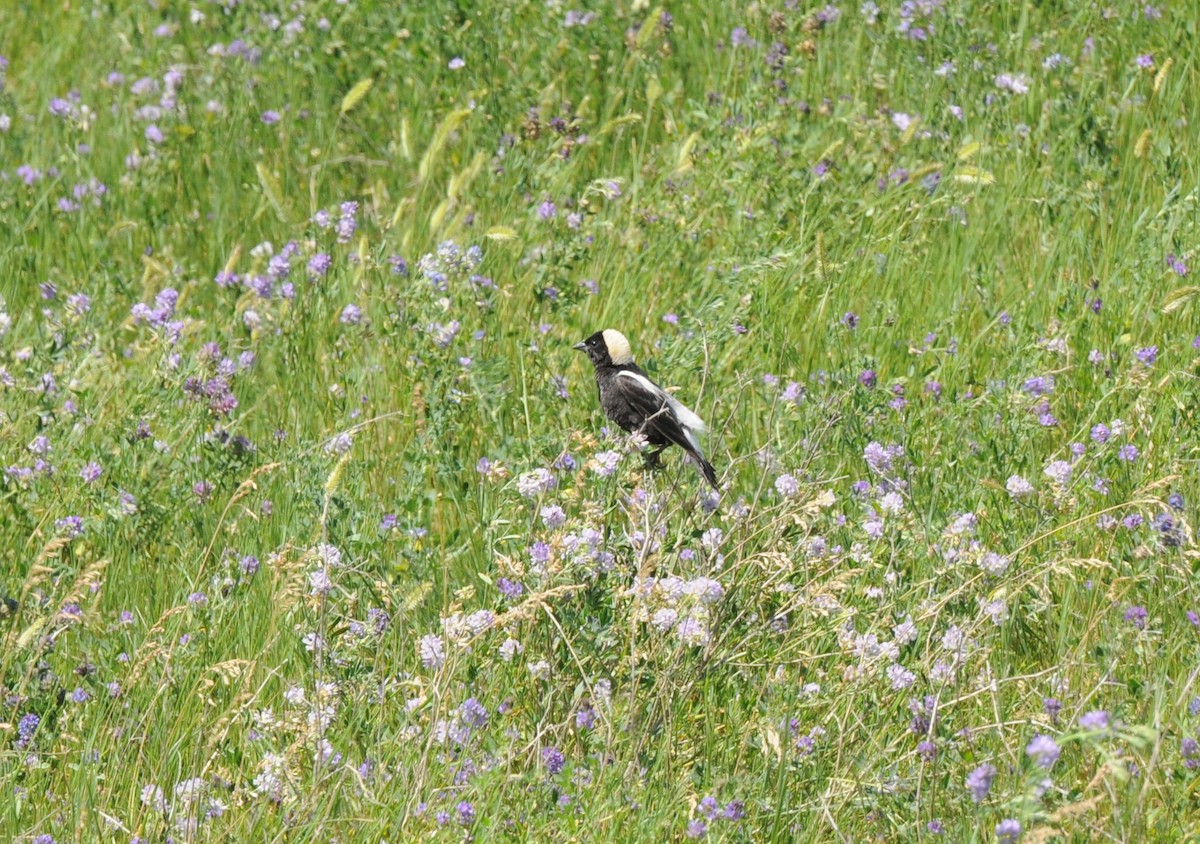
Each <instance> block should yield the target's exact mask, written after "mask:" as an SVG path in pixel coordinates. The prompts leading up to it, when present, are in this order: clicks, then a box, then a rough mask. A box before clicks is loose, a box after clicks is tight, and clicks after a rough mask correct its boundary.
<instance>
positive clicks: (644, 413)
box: [575, 328, 720, 490]
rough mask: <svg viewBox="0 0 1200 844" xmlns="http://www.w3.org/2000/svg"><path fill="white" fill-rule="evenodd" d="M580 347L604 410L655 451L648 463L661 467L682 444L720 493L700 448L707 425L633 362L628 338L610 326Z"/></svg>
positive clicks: (714, 474) (649, 455) (705, 478)
mask: <svg viewBox="0 0 1200 844" xmlns="http://www.w3.org/2000/svg"><path fill="white" fill-rule="evenodd" d="M575 348H576V349H578V350H579V351H581V352H587V356H588V357H589V358H590V359H591V361H592V365H593V366H594V367H596V386H597V387H599V388H600V406H601V407H603V408H604V412H605V413H606V414H607V415H608V418H609V419H611V420H612V421H613V422H616V423H617V424H618V425H620V426H621V428H622V429H624V430H625V431H628V432H630V433H636V434H641V435H643V436H645V437H646V440H647V441H648V442H649V443H650V445H651V446H652V447H653V449H654V450H653V451H651V452H650V453H649V454H648V455H647V462H648V463H649V465H651V466H654V465H655V464H656V463H657V461H658V455H659V454H660V453H661V452H662V450H663V449H664V448H666V447H667V446H669V445H677V446H679V447H680V448H682V449H683V450H684V453H686V454H687V456H688V459H689V460H690V461H691V462H692V463H693V465H695V467H696V468H697V469H699V470H700V474H702V475H703V476H704V480H706V481H708V482H709V483H710V484H712V488H713V489H716V490H720V487H719V486H718V485H717V473H716V471H715V470H714V469H713V467H712V464H711V463H709V462H708V461H707V460H705V459H704V454H703V453H702V452H701V450H700V437H699V434H701V433H703V432H704V431H705V430H706V428H705V425H704V422H703V421H702V420H701V419H700V417H699V416H697V415H696V414H694V413H692V411H690V410H688V409H687V408H686V407H684V406H683V405H682V404H681V403H680V402H679V401H678V400H677V399H676V398H675V397H674V396H672V395H671V394H670V393H668V392H667V391H666V390H664V389H663V388H662V387H660V386H658V385H657V384H655V383H654V382H653V381H651V380H650V378H649V377H648V376H647V375H646V373H645V372H643V371H642V370H641V369H640V368H639V367H638V365H637V364H636V363H634V362H633V354H632V353H631V352H630V350H629V341H628V340H626V339H625V335H624V334H622V333H621V332H620V331H615V330H613V329H611V328H606V329H604V330H603V331H597V332H596V333H595V334H593V335H592V336H591V337H589V338H587V339H586V340H584V341H583V342H582V343H577V344H575Z"/></svg>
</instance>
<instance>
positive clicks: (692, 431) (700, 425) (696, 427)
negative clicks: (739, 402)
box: [618, 369, 708, 451]
mask: <svg viewBox="0 0 1200 844" xmlns="http://www.w3.org/2000/svg"><path fill="white" fill-rule="evenodd" d="M618 377H621V378H629V379H631V380H633V381H634V382H636V383H637V385H638V386H639V387H640V388H641V389H643V390H645V391H646V392H647V393H650V394H651V395H652V396H654V397H655V399H656V400H657V401H665V402H666V403H667V407H668V408H670V410H671V412H672V413H673V414H675V418H676V419H678V420H679V424H680V425H682V426H683V429H684V433H686V434H687V438H688V441H689V442H691V444H692V446H693V448H695V449H696V451H700V442H699V440H698V439H697V437H696V436H695V435H696V434H697V433H704V432H705V431H707V430H708V426H707V425H705V424H704V420H703V419H701V418H700V417H699V416H697V415H696V414H694V413H692V411H690V410H688V409H687V408H686V407H684V406H683V404H682V402H680V401H679V400H678V399H676V398H675V397H674V396H673V395H671V394H670V393H668V392H667V391H666V390H664V389H662V388H661V387H659V386H658V385H657V384H655V383H654V382H653V381H651V380H650V379H649V378H647V377H646V376H645V375H641V374H639V373H637V372H630V371H629V370H627V369H625V370H622V371H621V372H620V373H618Z"/></svg>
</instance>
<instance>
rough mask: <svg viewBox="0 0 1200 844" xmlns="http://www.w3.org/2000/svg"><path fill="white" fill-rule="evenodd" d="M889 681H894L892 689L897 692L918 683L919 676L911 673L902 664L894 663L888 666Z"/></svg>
mask: <svg viewBox="0 0 1200 844" xmlns="http://www.w3.org/2000/svg"><path fill="white" fill-rule="evenodd" d="M887 676H888V679H889V680H891V681H892V688H893V689H895V690H896V691H901V690H903V689H907V688H910V687H911V686H912V684H913V683H914V682H916V679H917V675H916V674H914V673H913V672H911V671H909V670H908V669H907V668H905V667H904V666H903V665H901V664H900V663H894V664H892V665H889V666H888V670H887Z"/></svg>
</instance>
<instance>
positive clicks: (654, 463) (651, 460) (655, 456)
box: [642, 445, 666, 471]
mask: <svg viewBox="0 0 1200 844" xmlns="http://www.w3.org/2000/svg"><path fill="white" fill-rule="evenodd" d="M664 448H666V446H665V445H660V446H659V447H658V448H656V449H654V451H644V452H642V459H644V460H645V461H646V468H647V469H649V470H651V471H653V470H655V469H660V468H662V463H661V462H660V461H659V455H661V454H662V453H663V449H664Z"/></svg>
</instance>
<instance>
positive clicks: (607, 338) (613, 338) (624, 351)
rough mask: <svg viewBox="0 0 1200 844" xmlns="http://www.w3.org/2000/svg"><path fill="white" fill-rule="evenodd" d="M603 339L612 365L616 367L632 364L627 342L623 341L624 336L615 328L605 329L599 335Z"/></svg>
mask: <svg viewBox="0 0 1200 844" xmlns="http://www.w3.org/2000/svg"><path fill="white" fill-rule="evenodd" d="M601 336H603V337H604V345H605V346H606V347H607V348H608V357H609V359H611V360H612V362H613V363H615V364H617V365H618V366H622V365H624V364H628V363H633V351H632V350H631V349H630V348H629V341H628V340H626V339H625V335H624V334H622V333H621V332H620V331H617V330H616V329H615V328H606V329H604V331H603V332H602V333H601Z"/></svg>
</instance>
